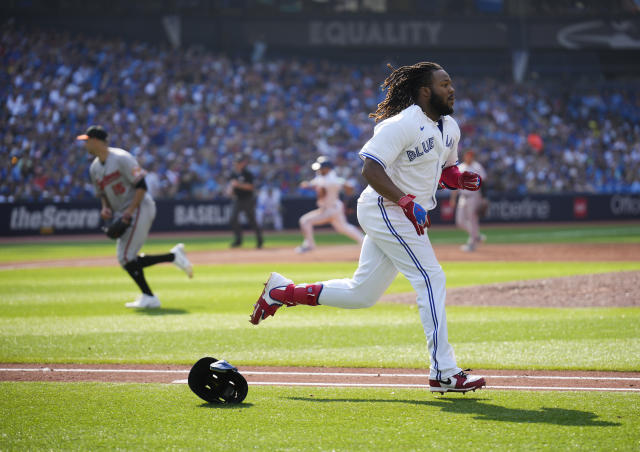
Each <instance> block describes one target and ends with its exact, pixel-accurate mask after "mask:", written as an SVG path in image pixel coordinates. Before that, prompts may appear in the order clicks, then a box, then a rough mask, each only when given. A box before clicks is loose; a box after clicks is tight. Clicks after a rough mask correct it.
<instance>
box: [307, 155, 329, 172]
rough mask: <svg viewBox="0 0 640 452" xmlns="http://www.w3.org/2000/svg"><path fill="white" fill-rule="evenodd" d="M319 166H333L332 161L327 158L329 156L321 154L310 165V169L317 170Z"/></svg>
mask: <svg viewBox="0 0 640 452" xmlns="http://www.w3.org/2000/svg"><path fill="white" fill-rule="evenodd" d="M320 168H333V162H332V161H331V160H329V157H327V156H324V155H321V156H320V157H318V158H317V159H316V161H315V162H313V164H312V165H311V169H312V170H314V171H318V170H319V169H320Z"/></svg>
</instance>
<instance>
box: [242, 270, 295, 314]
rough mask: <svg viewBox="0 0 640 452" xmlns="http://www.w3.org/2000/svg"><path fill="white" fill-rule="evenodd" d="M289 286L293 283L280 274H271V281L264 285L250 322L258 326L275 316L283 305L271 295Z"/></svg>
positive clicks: (268, 280)
mask: <svg viewBox="0 0 640 452" xmlns="http://www.w3.org/2000/svg"><path fill="white" fill-rule="evenodd" d="M289 284H293V281H291V280H290V279H288V278H285V277H284V276H282V275H281V274H280V273H276V272H271V275H270V276H269V279H267V282H266V283H264V290H263V291H262V294H261V295H260V298H258V301H257V302H256V304H255V305H254V306H253V313H252V314H251V318H250V319H249V321H250V322H251V323H253V324H254V325H257V324H258V323H260V321H261V320H264V319H266V318H267V317H269V316H271V315H274V314H275V313H276V311H277V310H278V308H279V307H280V306H282V305H283V303H282V302H281V301H278V300H274V299H273V298H271V296H270V293H271V291H272V290H273V289H286V288H287V286H288V285H289Z"/></svg>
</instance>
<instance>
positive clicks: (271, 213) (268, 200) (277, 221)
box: [256, 184, 282, 231]
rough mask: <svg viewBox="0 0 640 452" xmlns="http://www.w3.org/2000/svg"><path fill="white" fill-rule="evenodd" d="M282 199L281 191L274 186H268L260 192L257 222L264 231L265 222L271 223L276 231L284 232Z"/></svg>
mask: <svg viewBox="0 0 640 452" xmlns="http://www.w3.org/2000/svg"><path fill="white" fill-rule="evenodd" d="M281 199H282V192H281V190H280V189H279V188H278V187H277V186H275V185H273V184H266V185H263V186H262V188H260V191H259V192H258V205H257V207H256V220H257V221H258V225H259V226H260V227H261V228H262V229H264V226H265V222H267V221H268V222H271V224H273V228H274V229H275V230H276V231H282V206H281V205H280V201H281Z"/></svg>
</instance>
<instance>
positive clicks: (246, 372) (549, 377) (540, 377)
mask: <svg viewBox="0 0 640 452" xmlns="http://www.w3.org/2000/svg"><path fill="white" fill-rule="evenodd" d="M0 372H73V373H75V372H77V373H91V372H98V373H132V374H135V373H148V374H162V373H166V374H187V373H189V370H171V369H158V370H156V369H71V368H49V367H39V368H0ZM240 373H242V374H243V375H309V376H321V377H322V376H327V377H335V376H342V377H396V378H429V374H395V373H383V372H380V373H358V372H304V371H287V372H283V371H273V372H271V371H257V370H243V369H240ZM478 376H482V377H484V378H492V379H507V378H527V379H532V380H611V381H640V377H588V376H583V377H581V376H560V375H478Z"/></svg>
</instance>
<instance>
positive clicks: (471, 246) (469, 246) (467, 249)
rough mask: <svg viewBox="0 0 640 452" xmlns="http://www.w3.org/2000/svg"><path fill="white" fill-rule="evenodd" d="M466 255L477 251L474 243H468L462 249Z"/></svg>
mask: <svg viewBox="0 0 640 452" xmlns="http://www.w3.org/2000/svg"><path fill="white" fill-rule="evenodd" d="M460 249H461V250H462V251H464V252H465V253H472V252H473V251H475V250H476V246H475V245H474V244H473V243H466V244H464V245H462V246H461V247H460Z"/></svg>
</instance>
